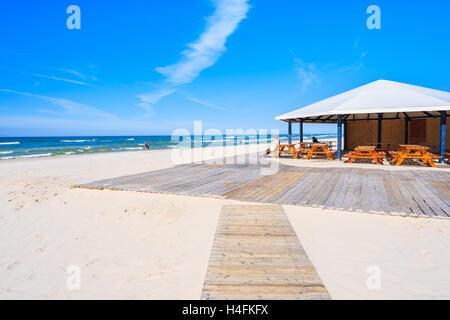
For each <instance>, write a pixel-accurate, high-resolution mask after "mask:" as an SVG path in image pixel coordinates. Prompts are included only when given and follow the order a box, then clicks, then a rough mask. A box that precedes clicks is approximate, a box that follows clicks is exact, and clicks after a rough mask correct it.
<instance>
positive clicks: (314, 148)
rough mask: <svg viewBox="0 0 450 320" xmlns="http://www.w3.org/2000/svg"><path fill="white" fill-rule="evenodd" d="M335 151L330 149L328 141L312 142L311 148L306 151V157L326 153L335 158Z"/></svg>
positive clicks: (331, 158)
mask: <svg viewBox="0 0 450 320" xmlns="http://www.w3.org/2000/svg"><path fill="white" fill-rule="evenodd" d="M334 153H335V152H332V151H330V149H329V148H328V144H326V143H312V144H311V148H310V149H309V150H308V152H307V153H306V157H305V159H311V158H312V157H313V156H316V155H319V154H325V155H326V156H327V158H328V159H330V160H334Z"/></svg>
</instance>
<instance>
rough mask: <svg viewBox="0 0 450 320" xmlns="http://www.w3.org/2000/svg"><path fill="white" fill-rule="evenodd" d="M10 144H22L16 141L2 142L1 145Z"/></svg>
mask: <svg viewBox="0 0 450 320" xmlns="http://www.w3.org/2000/svg"><path fill="white" fill-rule="evenodd" d="M9 144H20V142H18V141H14V142H0V145H9Z"/></svg>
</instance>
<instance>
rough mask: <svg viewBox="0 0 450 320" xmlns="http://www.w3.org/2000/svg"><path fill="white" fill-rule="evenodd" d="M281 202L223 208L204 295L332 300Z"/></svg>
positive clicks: (240, 297)
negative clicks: (277, 203)
mask: <svg viewBox="0 0 450 320" xmlns="http://www.w3.org/2000/svg"><path fill="white" fill-rule="evenodd" d="M329 298H330V297H329V295H328V291H327V289H326V288H325V286H324V285H323V283H322V281H321V280H320V278H319V276H318V275H317V272H316V270H315V268H314V266H313V265H312V264H311V261H310V260H309V259H308V256H307V255H306V253H305V251H304V249H303V247H302V245H301V244H300V241H299V240H298V238H297V236H296V234H295V232H294V230H293V229H292V227H291V225H290V223H289V220H288V219H287V217H286V214H285V213H284V211H283V208H282V207H281V206H279V205H228V206H223V207H222V212H221V213H220V218H219V224H218V226H217V231H216V236H215V239H214V244H213V248H212V251H211V256H210V260H209V265H208V271H207V273H206V278H205V283H204V286H203V292H202V299H208V300H209V299H214V300H216V299H238V300H241V299H242V300H256V299H291V300H294V299H329Z"/></svg>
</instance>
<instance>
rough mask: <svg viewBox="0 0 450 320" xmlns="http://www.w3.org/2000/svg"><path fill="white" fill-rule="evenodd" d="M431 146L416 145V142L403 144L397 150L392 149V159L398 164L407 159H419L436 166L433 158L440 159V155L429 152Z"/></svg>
mask: <svg viewBox="0 0 450 320" xmlns="http://www.w3.org/2000/svg"><path fill="white" fill-rule="evenodd" d="M428 149H429V147H424V146H419V145H414V144H401V145H399V149H398V150H397V151H393V152H392V151H391V152H390V155H391V156H392V161H393V162H394V163H395V165H396V166H399V165H401V164H402V163H403V161H404V160H405V159H418V160H420V161H422V162H423V163H426V164H428V165H430V166H431V167H436V165H435V164H434V162H433V159H440V157H439V156H438V155H435V154H432V153H429V152H428Z"/></svg>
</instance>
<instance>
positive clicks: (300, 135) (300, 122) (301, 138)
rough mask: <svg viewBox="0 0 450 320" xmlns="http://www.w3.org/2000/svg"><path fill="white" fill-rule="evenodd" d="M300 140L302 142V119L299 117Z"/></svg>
mask: <svg viewBox="0 0 450 320" xmlns="http://www.w3.org/2000/svg"><path fill="white" fill-rule="evenodd" d="M300 142H303V119H300Z"/></svg>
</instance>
